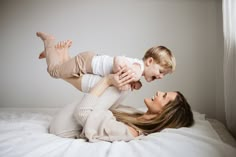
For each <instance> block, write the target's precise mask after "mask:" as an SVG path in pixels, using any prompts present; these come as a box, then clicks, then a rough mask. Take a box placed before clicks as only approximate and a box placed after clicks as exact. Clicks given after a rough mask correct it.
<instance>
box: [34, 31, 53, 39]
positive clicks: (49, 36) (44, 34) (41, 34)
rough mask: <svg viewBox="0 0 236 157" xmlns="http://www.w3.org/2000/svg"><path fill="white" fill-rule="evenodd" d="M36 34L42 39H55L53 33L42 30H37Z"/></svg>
mask: <svg viewBox="0 0 236 157" xmlns="http://www.w3.org/2000/svg"><path fill="white" fill-rule="evenodd" d="M36 35H37V36H38V37H40V38H41V39H42V40H55V37H54V36H53V35H50V34H46V33H44V32H37V33H36Z"/></svg>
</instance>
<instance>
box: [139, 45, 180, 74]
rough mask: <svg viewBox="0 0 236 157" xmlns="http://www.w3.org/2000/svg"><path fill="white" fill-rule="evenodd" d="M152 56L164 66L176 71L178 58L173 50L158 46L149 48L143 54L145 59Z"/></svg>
mask: <svg viewBox="0 0 236 157" xmlns="http://www.w3.org/2000/svg"><path fill="white" fill-rule="evenodd" d="M149 57H152V58H153V59H154V61H155V62H156V63H157V64H159V65H160V66H162V67H164V68H165V69H167V70H170V72H173V71H175V67H176V60H175V57H174V56H173V54H172V52H171V51H170V50H169V49H168V48H166V47H165V46H156V47H152V48H150V49H148V50H147V52H146V53H145V54H144V56H143V61H145V60H146V59H148V58H149Z"/></svg>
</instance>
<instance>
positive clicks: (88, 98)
mask: <svg viewBox="0 0 236 157" xmlns="http://www.w3.org/2000/svg"><path fill="white" fill-rule="evenodd" d="M98 101H99V97H97V96H94V95H92V94H85V95H84V97H83V98H82V100H81V102H80V104H79V105H78V106H77V107H76V109H75V112H74V117H75V119H76V121H77V122H78V123H79V124H80V125H82V126H83V131H82V133H81V135H80V136H81V137H83V138H87V139H88V140H89V141H90V142H97V141H100V140H105V141H119V140H122V141H130V140H132V139H134V138H135V137H134V136H133V135H132V134H131V133H130V131H129V129H128V127H127V126H126V125H125V124H124V123H122V122H118V121H117V120H116V118H115V117H114V115H113V114H112V112H111V111H109V110H102V109H96V110H95V109H94V107H95V105H96V104H97V103H98Z"/></svg>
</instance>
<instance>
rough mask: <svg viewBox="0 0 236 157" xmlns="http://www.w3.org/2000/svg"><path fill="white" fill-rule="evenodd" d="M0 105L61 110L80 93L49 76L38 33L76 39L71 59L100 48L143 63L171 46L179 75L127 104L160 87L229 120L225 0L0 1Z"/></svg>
mask: <svg viewBox="0 0 236 157" xmlns="http://www.w3.org/2000/svg"><path fill="white" fill-rule="evenodd" d="M0 17H1V21H0V23H1V24H0V44H1V46H0V70H1V77H0V79H1V81H0V87H1V88H0V100H1V101H0V107H39V106H41V107H58V106H59V107H60V106H63V105H65V104H68V103H70V102H72V101H73V100H75V99H79V98H81V96H82V93H81V92H79V91H77V90H76V89H74V88H73V87H71V86H70V85H69V84H67V83H64V82H63V81H62V80H55V79H52V78H50V77H49V75H48V74H47V72H46V64H45V61H44V60H38V59H37V57H38V54H39V52H40V51H41V50H42V49H43V44H42V42H41V41H40V39H39V38H37V37H36V36H35V32H36V31H45V32H48V33H51V34H54V35H55V36H56V37H57V38H58V40H65V39H72V40H73V43H74V44H73V46H72V47H71V54H72V55H75V54H77V53H78V52H81V51H84V50H94V51H97V52H99V53H106V54H109V55H118V54H122V55H126V56H129V57H138V58H141V57H142V56H143V54H144V52H145V51H146V50H147V49H148V48H150V47H152V46H154V45H165V46H167V47H169V48H170V49H171V50H172V51H173V53H174V55H175V56H176V59H177V70H176V72H175V73H174V74H172V75H168V76H167V77H166V78H165V79H163V80H158V81H156V82H153V83H145V82H144V80H143V88H142V90H140V91H136V92H134V93H133V94H132V95H130V96H129V97H128V98H127V99H126V101H125V103H126V104H129V105H130V104H135V105H137V106H141V105H142V104H143V98H144V97H147V96H152V95H153V93H154V92H155V91H156V90H164V91H172V90H179V91H182V92H183V93H184V94H185V95H186V97H187V99H188V100H189V102H190V104H191V106H192V108H193V109H195V110H197V111H199V112H202V113H206V114H207V115H209V116H210V117H217V118H218V119H220V120H222V121H223V120H224V108H223V105H222V104H223V77H222V60H223V33H222V15H221V1H220V0H121V1H109V0H100V1H95V0H94V1H92V0H67V1H57V0H54V1H47V0H41V1H32V0H1V2H0Z"/></svg>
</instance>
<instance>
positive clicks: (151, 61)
mask: <svg viewBox="0 0 236 157" xmlns="http://www.w3.org/2000/svg"><path fill="white" fill-rule="evenodd" d="M153 61H154V60H153V58H152V57H148V58H147V59H146V64H147V65H151V64H152V63H153Z"/></svg>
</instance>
